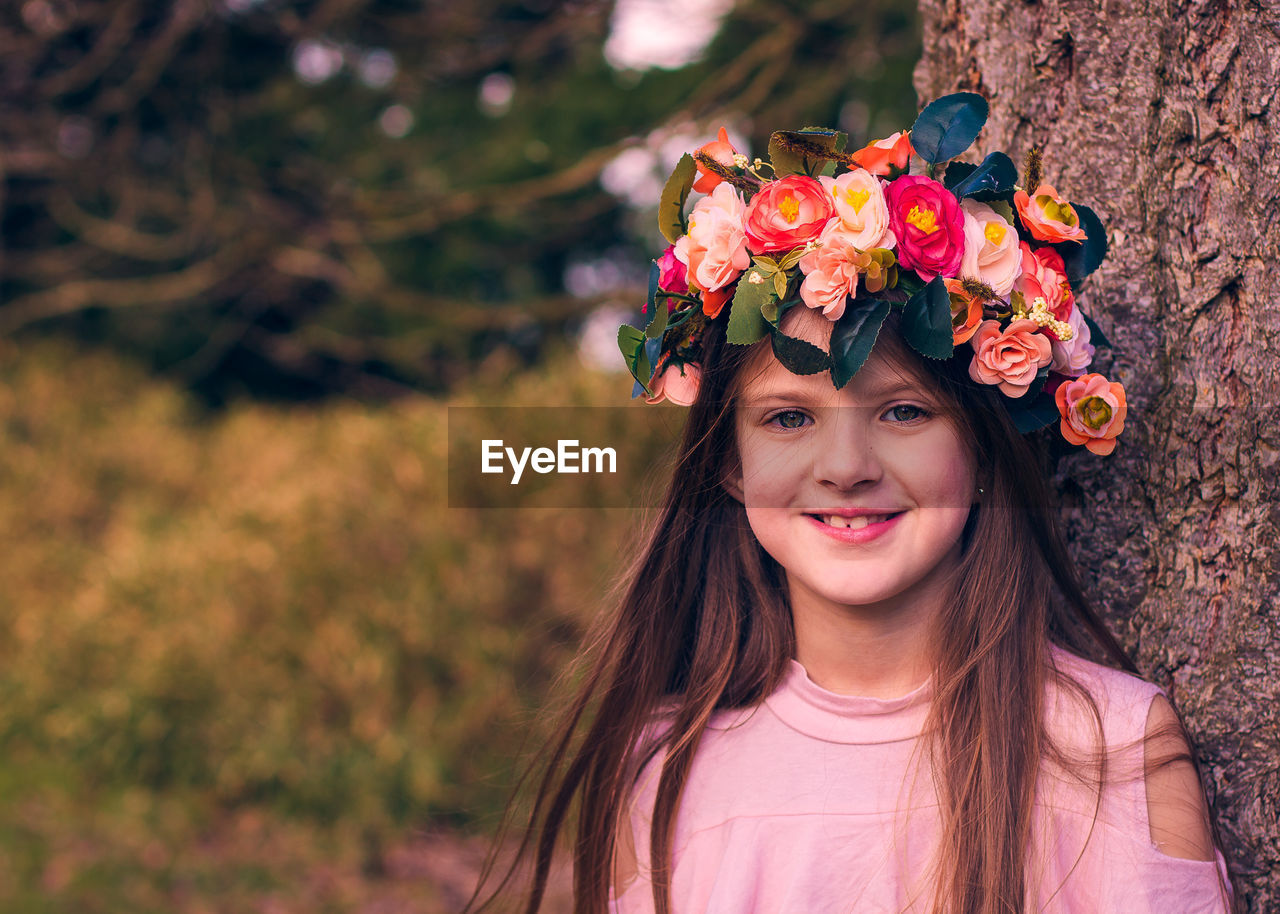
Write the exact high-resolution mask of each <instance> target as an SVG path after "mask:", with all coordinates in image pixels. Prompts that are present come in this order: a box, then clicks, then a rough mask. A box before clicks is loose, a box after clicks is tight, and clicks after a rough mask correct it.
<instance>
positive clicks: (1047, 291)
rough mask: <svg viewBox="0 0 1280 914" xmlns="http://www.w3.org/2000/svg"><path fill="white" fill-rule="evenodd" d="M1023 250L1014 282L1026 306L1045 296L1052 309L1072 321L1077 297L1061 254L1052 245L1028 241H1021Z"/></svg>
mask: <svg viewBox="0 0 1280 914" xmlns="http://www.w3.org/2000/svg"><path fill="white" fill-rule="evenodd" d="M1019 246H1020V250H1021V252H1022V264H1021V266H1022V272H1021V273H1019V274H1018V278H1017V279H1016V280H1015V281H1014V283H1013V288H1014V291H1016V292H1021V293H1022V296H1023V298H1025V299H1026V302H1027V310H1030V309H1031V306H1032V304H1034V303H1035V300H1036V299H1037V298H1039V297H1043V298H1044V301H1045V304H1046V305H1048V306H1049V311H1050V312H1052V313H1053V316H1054V317H1055V318H1057V319H1058V320H1060V321H1070V320H1071V312H1072V311H1074V310H1075V306H1076V297H1075V295H1074V294H1073V293H1072V291H1071V284H1070V283H1068V282H1067V268H1066V265H1065V264H1064V263H1063V262H1062V255H1061V254H1059V253H1058V252H1057V251H1055V250H1054V249H1053V248H1036V249H1035V250H1034V251H1033V250H1032V249H1031V245H1029V244H1027V243H1026V242H1025V241H1022V242H1019Z"/></svg>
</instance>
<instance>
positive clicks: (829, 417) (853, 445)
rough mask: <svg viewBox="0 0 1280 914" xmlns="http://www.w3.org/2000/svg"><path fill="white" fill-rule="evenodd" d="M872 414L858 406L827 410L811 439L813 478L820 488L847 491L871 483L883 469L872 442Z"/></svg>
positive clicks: (820, 418) (878, 476)
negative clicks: (818, 429)
mask: <svg viewBox="0 0 1280 914" xmlns="http://www.w3.org/2000/svg"><path fill="white" fill-rule="evenodd" d="M871 411H872V410H870V409H868V408H866V407H858V406H839V407H830V408H829V409H828V410H827V411H826V413H825V417H824V416H820V417H819V421H820V422H821V423H822V427H821V428H820V434H818V435H815V436H813V438H812V439H811V442H812V445H813V449H812V452H811V454H812V465H813V478H814V480H815V481H817V482H819V483H821V484H822V485H825V486H829V487H831V488H835V489H839V490H841V491H848V490H851V489H853V488H855V487H857V486H858V485H859V484H860V483H864V482H875V481H876V480H878V479H879V478H880V476H881V475H882V472H883V468H882V466H881V464H880V460H879V458H878V457H877V456H876V451H875V445H874V442H873V440H872V438H873V435H872V422H871V417H870V416H869V413H870V412H871Z"/></svg>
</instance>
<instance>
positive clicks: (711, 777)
mask: <svg viewBox="0 0 1280 914" xmlns="http://www.w3.org/2000/svg"><path fill="white" fill-rule="evenodd" d="M1053 650H1054V657H1055V659H1056V660H1057V662H1058V664H1059V665H1060V666H1062V667H1064V668H1065V669H1066V670H1067V671H1069V672H1071V673H1072V674H1073V675H1074V676H1075V677H1076V678H1077V679H1079V680H1081V681H1082V682H1083V683H1084V684H1085V685H1086V686H1087V687H1088V689H1089V691H1090V692H1091V693H1092V694H1093V696H1094V697H1095V698H1096V699H1097V700H1098V702H1099V709H1100V711H1101V712H1102V717H1103V727H1104V733H1105V737H1106V741H1107V744H1108V746H1114V745H1117V744H1121V743H1125V742H1127V741H1129V740H1135V739H1137V740H1140V739H1141V737H1142V735H1143V733H1144V731H1145V727H1146V717H1147V710H1148V708H1149V706H1150V704H1151V700H1152V699H1153V698H1154V697H1155V695H1156V694H1157V693H1162V692H1163V690H1162V689H1160V688H1159V687H1157V686H1155V685H1152V684H1150V683H1147V682H1144V681H1143V680H1141V679H1138V678H1136V677H1133V676H1130V675H1128V674H1127V673H1123V672H1120V671H1118V670H1113V669H1111V668H1109V667H1104V666H1101V665H1098V664H1095V663H1091V662H1090V661H1087V660H1084V659H1082V658H1079V657H1076V656H1075V655H1073V654H1069V653H1067V652H1066V651H1062V650H1060V649H1058V648H1056V647H1055V648H1054V649H1053ZM930 694H931V682H926V683H924V684H923V685H922V686H920V687H919V688H918V689H916V690H915V691H913V692H911V693H909V694H907V695H903V696H901V697H899V698H893V699H879V698H869V697H861V696H849V695H837V694H835V693H832V692H828V691H826V690H825V689H823V688H821V687H819V686H817V685H815V684H814V683H813V682H812V681H811V680H810V679H809V678H808V676H807V675H806V673H805V670H804V667H802V666H801V665H800V664H799V663H796V662H795V661H792V662H791V665H790V669H789V671H788V674H787V676H786V678H785V680H784V682H783V683H782V685H781V686H780V687H779V689H778V690H777V691H776V692H775V693H774V694H773V695H771V696H769V698H767V699H766V700H765V701H764V702H763V703H762V704H761V705H759V706H757V707H756V708H753V709H748V710H745V711H732V712H720V713H718V714H716V715H715V716H714V717H713V719H712V722H711V725H710V729H709V730H708V732H707V733H706V735H705V737H704V738H703V741H702V745H701V746H700V747H699V749H698V754H697V756H696V758H695V760H694V763H693V769H692V771H691V773H690V777H689V783H688V786H687V787H686V789H685V792H684V796H683V798H682V800H681V806H680V811H679V813H678V815H677V818H676V828H675V840H674V845H673V847H674V867H673V870H672V903H673V912H674V914H702V912H716V914H747V912H762V914H785V912H802V914H827V912H832V914H834V912H841V914H846V912H857V914H890V912H892V914H898V912H927V911H929V909H930V902H931V894H930V892H931V888H932V884H931V881H930V879H931V877H930V873H929V867H930V863H931V858H932V855H933V853H934V851H935V849H936V847H937V843H938V840H939V835H940V820H939V816H938V802H937V798H936V795H935V793H934V790H933V786H932V784H931V783H930V778H929V777H928V773H927V771H926V770H925V769H924V768H923V766H921V765H920V764H919V761H920V760H919V758H913V750H915V749H917V748H918V747H920V746H922V745H923V741H922V740H921V739H920V734H921V730H922V728H923V724H924V721H925V716H926V713H927V712H928V709H929V698H930ZM1047 708H1048V709H1049V721H1050V726H1051V728H1053V729H1052V732H1054V733H1057V734H1066V735H1067V738H1068V740H1069V745H1070V746H1073V747H1074V746H1089V745H1092V742H1091V740H1090V736H1089V734H1091V733H1093V734H1096V729H1091V728H1090V727H1089V724H1088V721H1089V720H1091V716H1090V717H1089V718H1086V717H1085V716H1084V715H1085V714H1086V713H1087V712H1082V710H1081V709H1080V708H1079V707H1078V703H1077V702H1072V701H1068V700H1066V698H1065V696H1063V695H1060V694H1058V693H1057V692H1056V691H1055V690H1052V688H1051V691H1050V694H1049V696H1048V699H1047ZM1119 761H1120V763H1121V764H1122V765H1123V766H1125V769H1126V770H1128V771H1131V772H1135V773H1136V777H1133V778H1131V779H1129V780H1126V781H1122V782H1120V783H1116V784H1111V785H1109V786H1108V788H1107V789H1106V791H1104V795H1103V799H1102V804H1101V808H1100V809H1099V810H1098V815H1097V821H1096V823H1095V822H1094V821H1093V820H1094V808H1095V802H1096V797H1092V796H1090V792H1089V791H1087V790H1084V789H1082V788H1080V787H1079V786H1076V785H1072V784H1070V783H1068V782H1066V781H1064V780H1063V779H1061V778H1053V777H1049V776H1044V777H1042V780H1041V785H1040V797H1039V798H1038V801H1037V805H1036V807H1035V813H1034V816H1033V823H1032V827H1033V835H1034V837H1033V842H1034V843H1035V848H1034V849H1035V851H1036V853H1034V854H1033V857H1032V859H1033V860H1034V861H1038V864H1037V865H1036V867H1037V868H1036V869H1033V870H1031V871H1029V872H1028V884H1029V887H1028V891H1029V893H1031V894H1032V897H1033V898H1034V899H1035V902H1034V905H1033V906H1032V905H1029V907H1028V910H1035V911H1049V912H1071V914H1075V912H1080V914H1086V912H1087V914H1095V912H1124V914H1147V912H1150V914H1220V912H1225V911H1226V910H1227V907H1226V905H1225V903H1224V902H1223V900H1222V899H1221V898H1220V895H1219V889H1218V880H1217V873H1218V871H1219V869H1221V871H1222V873H1223V876H1224V878H1225V876H1226V863H1225V861H1224V860H1223V859H1222V855H1221V854H1220V853H1219V854H1218V855H1217V857H1216V859H1215V860H1207V861H1199V860H1186V859H1182V858H1178V857H1171V856H1169V855H1167V854H1165V853H1163V852H1161V851H1160V850H1158V849H1157V848H1156V847H1155V846H1154V844H1153V843H1152V841H1151V837H1150V831H1149V826H1148V820H1147V805H1146V788H1145V782H1144V779H1143V777H1142V765H1143V747H1142V744H1141V742H1140V741H1139V742H1138V743H1137V745H1136V748H1135V750H1134V751H1132V752H1129V753H1126V754H1124V755H1121V756H1120V757H1119ZM658 769H659V764H658V763H657V762H655V763H652V764H650V765H649V766H648V768H647V769H646V770H645V771H644V772H643V774H642V775H641V778H640V782H639V784H638V788H637V792H636V800H635V804H634V806H633V815H632V826H633V837H634V843H635V849H636V855H637V865H638V875H637V877H636V878H634V879H632V880H631V881H630V882H629V883H628V884H626V885H625V886H624V887H623V890H622V892H621V894H620V895H619V896H618V897H617V898H616V899H615V900H613V901H612V902H611V904H610V910H611V911H612V912H616V914H633V912H652V911H653V901H652V897H651V894H650V893H651V888H650V883H649V880H648V878H647V870H648V849H649V821H650V816H649V813H650V812H651V810H652V806H653V796H654V792H655V790H656V788H657V780H658ZM1113 773H1114V771H1113Z"/></svg>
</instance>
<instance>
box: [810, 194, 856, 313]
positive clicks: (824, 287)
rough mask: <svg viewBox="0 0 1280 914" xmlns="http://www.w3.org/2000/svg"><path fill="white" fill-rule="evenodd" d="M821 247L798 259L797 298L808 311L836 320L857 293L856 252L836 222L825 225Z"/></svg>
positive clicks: (837, 221)
mask: <svg viewBox="0 0 1280 914" xmlns="http://www.w3.org/2000/svg"><path fill="white" fill-rule="evenodd" d="M821 240H822V247H820V248H818V249H817V250H814V251H810V252H809V253H808V254H805V255H804V256H803V257H801V258H800V272H802V273H804V282H803V283H801V284H800V298H801V300H803V301H804V303H805V304H806V305H808V306H809V307H810V308H815V309H821V311H822V313H823V314H824V315H825V316H826V317H829V318H831V320H833V321H836V320H839V319H840V317H841V315H843V314H844V308H845V304H846V302H847V301H848V299H849V296H851V295H853V294H854V293H855V292H857V290H858V275H859V270H858V265H857V263H856V262H855V260H856V258H857V256H858V254H859V250H858V248H857V246H856V245H854V244H851V243H850V242H849V239H848V236H847V235H846V234H845V233H844V231H843V226H842V224H841V222H840V220H839V219H838V218H833V219H832V220H831V221H830V222H829V223H827V228H826V229H825V230H824V231H823V233H822V239H821Z"/></svg>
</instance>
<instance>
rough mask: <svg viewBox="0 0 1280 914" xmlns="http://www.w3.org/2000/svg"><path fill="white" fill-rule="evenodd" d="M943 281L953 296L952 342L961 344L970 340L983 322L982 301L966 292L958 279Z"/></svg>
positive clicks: (957, 344)
mask: <svg viewBox="0 0 1280 914" xmlns="http://www.w3.org/2000/svg"><path fill="white" fill-rule="evenodd" d="M943 282H945V283H946V284H947V292H948V293H949V294H950V296H951V333H952V337H953V339H952V344H953V345H956V346H959V345H960V344H961V343H967V342H969V337H971V336H973V334H974V333H975V332H976V331H977V329H978V324H980V323H982V301H981V300H980V299H977V298H974V297H973V296H972V295H970V294H969V293H968V292H966V291H965V290H964V286H963V285H962V284H961V283H960V280H958V279H944V280H943Z"/></svg>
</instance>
